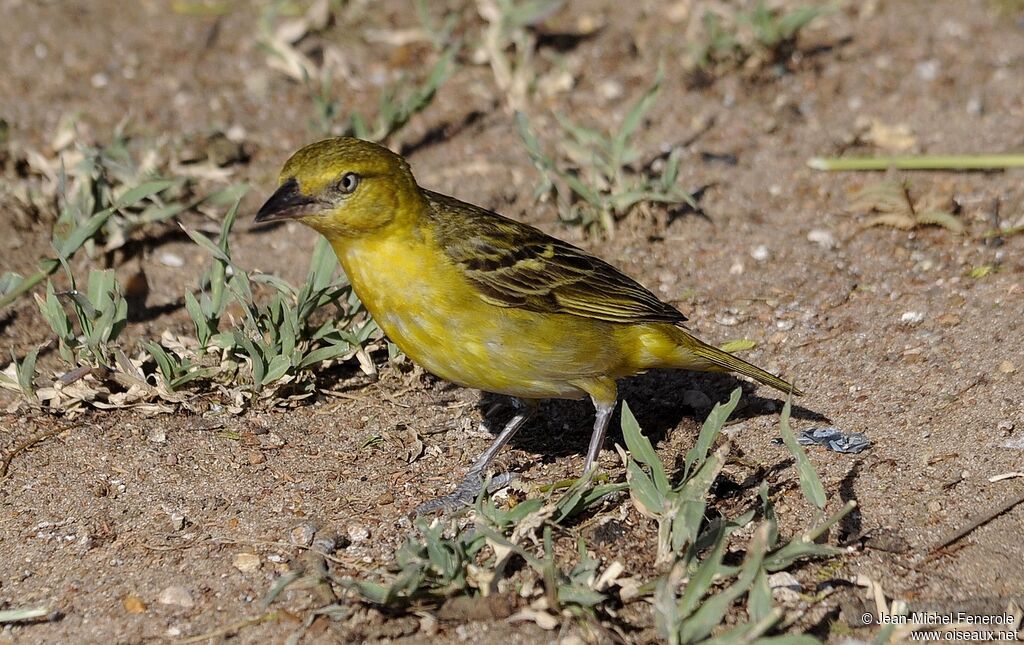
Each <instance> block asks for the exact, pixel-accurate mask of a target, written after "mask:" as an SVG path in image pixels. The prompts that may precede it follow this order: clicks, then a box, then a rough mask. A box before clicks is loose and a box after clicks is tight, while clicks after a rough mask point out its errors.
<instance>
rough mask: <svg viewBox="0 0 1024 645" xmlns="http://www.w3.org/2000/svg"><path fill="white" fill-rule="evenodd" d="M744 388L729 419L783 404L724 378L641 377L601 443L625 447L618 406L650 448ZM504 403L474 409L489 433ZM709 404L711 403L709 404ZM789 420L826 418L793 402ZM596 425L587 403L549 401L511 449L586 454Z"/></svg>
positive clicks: (671, 373) (487, 399) (504, 413)
mask: <svg viewBox="0 0 1024 645" xmlns="http://www.w3.org/2000/svg"><path fill="white" fill-rule="evenodd" d="M737 387H740V388H742V390H743V395H742V397H741V399H740V405H739V406H738V407H737V409H736V410H735V411H734V412H733V414H732V415H731V416H730V419H731V420H733V421H739V420H744V419H751V418H754V417H759V416H762V415H766V414H767V415H778V413H779V411H780V410H781V409H782V403H783V401H784V396H785V395H783V394H781V393H780V394H779V397H778V398H767V397H761V396H757V395H755V394H753V391H754V389H755V386H754V385H753V384H751V383H749V382H747V381H741V380H739V379H737V378H735V377H733V376H731V375H728V374H708V373H695V372H686V371H680V370H652V371H650V372H647V373H645V374H641V375H639V376H636V377H633V378H630V379H624V380H622V381H620V382H619V401H620V403H619V405H618V406H617V407H616V410H615V413H614V414H613V415H612V422H611V424H610V425H609V427H608V434H607V437H606V438H605V444H604V445H605V448H608V447H610V446H612V445H614V444H615V443H618V444H621V445H625V442H624V441H623V439H622V430H621V427H620V425H619V419H620V418H621V405H622V403H621V402H622V401H626V402H628V403H629V408H630V410H631V411H632V412H633V415H634V416H635V417H636V419H637V421H638V422H639V424H640V427H641V428H642V429H643V432H644V435H645V436H647V438H648V439H650V440H651V442H652V443H653V444H654V445H657V444H658V442H660V441H661V440H663V439H665V438H667V437H668V436H669V435H670V434H671V433H672V431H673V430H675V429H676V428H678V427H679V425H680V423H682V421H683V420H684V419H690V420H692V421H694V422H695V423H696V424H698V425H699V424H701V423H703V422H704V419H705V418H706V417H707V415H708V413H709V412H710V411H711V407H712V406H713V405H714V403H715V402H722V403H724V402H725V401H728V399H729V395H730V393H731V392H732V391H733V390H734V389H736V388H737ZM688 390H696V391H697V392H700V393H703V394H704V395H705V396H706V397H707V401H704V400H701V401H697V402H695V401H694V400H693V399H700V398H701V397H689V398H690V399H691V400H690V401H687V402H684V393H685V392H687V391H688ZM507 402H508V398H507V397H503V396H499V395H495V394H489V393H484V394H482V395H481V397H480V400H479V402H478V403H477V407H478V408H479V409H480V410H481V412H482V413H483V414H485V415H487V416H488V425H489V427H490V430H491V432H493V433H495V434H496V433H497V432H499V431H500V430H501V428H502V427H503V426H504V424H505V422H507V421H508V419H509V418H510V417H511V412H512V407H511V405H503V403H507ZM708 402H709V403H708ZM792 417H793V418H797V419H808V420H813V421H821V422H828V418H827V417H825V416H824V415H822V414H820V413H818V412H815V411H813V410H810V409H808V408H805V407H802V406H800V405H797V404H795V403H794V405H793V407H792ZM593 421H594V406H593V404H592V403H591V402H590V400H589V399H585V400H581V401H562V400H553V401H547V402H545V403H544V404H542V405H541V407H540V409H539V410H538V412H537V414H536V415H535V416H534V417H533V418H532V419H531V420H530V421H529V422H528V423H527V424H526V425H525V426H524V427H523V429H522V430H521V431H520V432H518V433H517V434H516V435H515V436H514V437H513V438H512V440H511V442H510V444H511V445H512V446H514V447H516V448H518V449H521V450H524V451H526V452H529V453H533V454H536V455H541V460H542V461H543V462H551V461H554V460H556V459H558V458H560V457H566V456H570V455H584V454H586V451H587V445H588V444H589V442H590V434H591V430H592V424H593Z"/></svg>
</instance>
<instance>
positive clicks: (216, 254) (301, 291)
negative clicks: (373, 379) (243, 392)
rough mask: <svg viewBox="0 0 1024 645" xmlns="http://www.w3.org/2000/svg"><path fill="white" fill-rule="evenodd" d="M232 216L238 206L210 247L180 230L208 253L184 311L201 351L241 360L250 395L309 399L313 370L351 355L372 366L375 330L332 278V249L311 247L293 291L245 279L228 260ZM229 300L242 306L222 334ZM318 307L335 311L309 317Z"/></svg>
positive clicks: (274, 281)
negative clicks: (199, 285)
mask: <svg viewBox="0 0 1024 645" xmlns="http://www.w3.org/2000/svg"><path fill="white" fill-rule="evenodd" d="M236 211H237V205H236V207H235V208H233V209H232V210H231V211H230V212H229V214H228V216H227V217H226V218H225V219H224V225H223V228H222V230H221V236H220V240H219V241H218V242H216V243H215V242H213V241H212V240H210V239H209V238H207V237H206V236H205V235H203V234H202V233H200V232H198V231H191V230H187V229H186V232H187V233H188V235H189V236H190V237H191V238H192V239H193V240H194V241H195V242H196V243H197V244H199V245H200V246H201V247H203V248H204V249H206V251H207V252H209V253H210V255H211V256H212V265H211V269H210V271H209V272H208V274H207V279H206V285H205V286H204V288H203V290H202V292H201V294H200V296H199V298H196V297H195V296H194V295H186V310H187V311H188V313H189V316H190V317H191V318H192V323H193V325H194V326H195V329H196V336H197V338H198V340H199V344H200V346H201V347H202V348H206V347H208V346H210V345H213V346H216V347H218V348H220V349H222V350H225V351H226V352H227V355H228V356H231V357H235V358H238V359H241V360H242V362H243V363H244V365H245V366H246V368H247V369H246V370H245V372H246V374H245V375H244V376H245V380H246V381H247V382H248V383H249V388H250V389H251V391H253V392H260V391H261V390H263V388H264V387H266V386H268V385H271V384H279V385H282V386H283V385H289V386H290V387H291V388H292V389H293V390H298V391H299V392H302V393H304V394H309V393H311V392H312V391H313V387H314V385H315V382H314V380H313V378H312V377H313V368H314V367H318V366H319V365H321V364H322V363H323V362H324V361H329V360H334V359H339V358H347V357H350V356H354V355H356V354H360V355H361V363H362V364H363V365H364V366H369V367H371V368H372V362H371V361H370V360H369V358H368V357H367V356H366V355H365V346H366V345H367V343H368V342H369V340H370V339H371V337H372V336H373V335H374V334H376V333H377V326H376V324H375V323H374V322H373V321H372V319H370V318H369V316H368V315H367V314H366V313H365V312H364V311H363V309H362V303H360V302H359V300H358V299H357V298H356V297H355V293H354V292H353V291H352V289H351V287H350V286H349V284H348V282H347V280H346V279H344V278H343V277H338V276H337V275H336V274H337V262H336V261H335V259H334V254H333V252H332V250H331V247H330V244H328V243H327V241H326V240H323V239H320V240H319V241H318V242H317V246H316V248H315V250H314V252H313V255H312V258H311V261H310V268H309V273H308V275H307V277H306V279H305V281H304V282H303V284H302V286H301V287H299V288H295V287H293V286H292V285H290V284H288V283H287V282H285V281H283V280H281V279H280V278H277V277H275V276H271V275H266V274H249V273H247V272H246V271H244V270H243V269H241V268H240V267H238V266H237V265H236V264H235V263H234V262H233V260H232V259H231V255H230V246H229V243H228V239H229V235H230V233H231V227H232V225H233V223H234V219H235V213H236ZM254 283H256V284H260V285H265V286H267V287H269V288H270V290H271V292H272V295H271V296H270V297H269V299H266V300H263V299H260V298H257V297H256V296H255V295H254V291H253V284H254ZM230 302H234V303H236V304H237V305H239V306H240V308H241V310H242V316H241V320H240V321H233V324H232V325H231V327H230V328H229V329H226V330H221V329H220V322H221V318H222V317H223V315H224V312H225V309H226V308H227V306H228V304H229V303H230ZM324 307H333V312H332V315H331V316H329V317H328V318H327V319H326V320H323V321H316V320H315V319H314V313H315V312H317V311H318V310H320V309H321V308H324ZM239 322H240V323H241V328H239V325H238V324H237V323H239Z"/></svg>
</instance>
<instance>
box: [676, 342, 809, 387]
mask: <svg viewBox="0 0 1024 645" xmlns="http://www.w3.org/2000/svg"><path fill="white" fill-rule="evenodd" d="M675 331H676V332H677V334H675V335H676V339H675V340H676V342H677V343H678V345H677V348H676V351H675V352H674V354H675V357H676V360H675V361H673V363H674V365H672V367H678V368H682V369H690V370H700V371H704V372H736V373H738V374H742V375H744V376H749V377H750V378H752V379H754V380H755V381H758V382H759V383H764V384H765V385H769V386H771V387H773V388H775V389H776V390H781V391H782V392H786V393H787V394H788V393H792V394H795V395H797V396H800V395H802V394H803V392H801V391H800V390H798V389H797V388H796V387H795V386H793V385H792V384H791V383H788V382H786V381H784V380H782V379H781V378H779V377H778V376H775V375H774V374H772V373H770V372H766V371H765V370H763V369H761V368H760V367H758V366H756V365H753V364H751V363H748V362H747V361H745V360H743V359H741V358H737V357H735V356H733V355H732V354H730V353H728V352H723V351H722V350H720V349H718V348H717V347H713V346H711V345H708V344H707V343H705V342H704V341H702V340H700V339H698V338H694V337H693V336H691V335H690V334H688V333H687V332H686V331H685V330H683V329H680V328H678V327H676V329H675Z"/></svg>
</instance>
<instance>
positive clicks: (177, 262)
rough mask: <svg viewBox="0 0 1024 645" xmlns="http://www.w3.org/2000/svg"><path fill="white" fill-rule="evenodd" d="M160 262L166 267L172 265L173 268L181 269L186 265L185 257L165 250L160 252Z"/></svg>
mask: <svg viewBox="0 0 1024 645" xmlns="http://www.w3.org/2000/svg"><path fill="white" fill-rule="evenodd" d="M159 259H160V264H162V265H164V266H165V267H171V268H172V269H180V268H181V267H183V266H185V258H183V257H181V256H180V255H178V254H176V253H168V252H166V251H165V252H164V253H161V254H160V258H159Z"/></svg>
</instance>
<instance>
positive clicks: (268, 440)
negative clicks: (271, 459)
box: [259, 432, 285, 448]
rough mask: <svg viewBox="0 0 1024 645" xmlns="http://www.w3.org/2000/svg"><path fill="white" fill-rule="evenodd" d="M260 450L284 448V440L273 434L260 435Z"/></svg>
mask: <svg viewBox="0 0 1024 645" xmlns="http://www.w3.org/2000/svg"><path fill="white" fill-rule="evenodd" d="M259 441H260V448H282V447H284V444H285V441H284V439H283V438H282V437H281V436H280V435H278V434H274V433H273V432H269V433H267V434H262V435H259Z"/></svg>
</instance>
